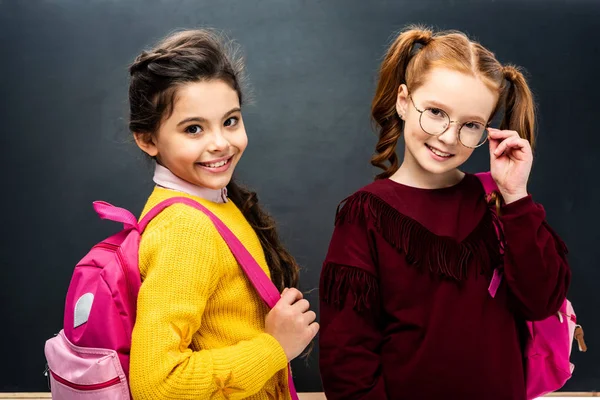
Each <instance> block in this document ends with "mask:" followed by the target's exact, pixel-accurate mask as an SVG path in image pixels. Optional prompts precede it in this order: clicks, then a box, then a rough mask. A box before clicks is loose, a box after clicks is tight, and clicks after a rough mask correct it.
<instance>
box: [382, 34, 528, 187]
mask: <svg viewBox="0 0 600 400" xmlns="http://www.w3.org/2000/svg"><path fill="white" fill-rule="evenodd" d="M435 67H444V68H449V69H453V70H455V71H459V72H462V73H466V74H471V75H474V76H477V77H478V78H480V79H481V80H482V81H483V82H484V84H486V85H487V86H488V87H489V88H490V89H492V90H494V91H496V92H497V93H498V96H499V97H498V99H499V101H498V104H497V105H496V109H495V110H494V112H493V113H492V116H491V117H490V120H491V119H492V118H493V116H494V115H495V114H496V113H497V112H498V110H499V109H500V108H501V107H502V108H503V110H504V116H503V119H502V122H501V123H500V129H509V130H514V131H517V132H519V135H520V136H521V137H522V138H525V139H527V140H528V141H529V143H530V144H531V146H532V147H533V145H534V128H535V106H534V102H533V96H532V94H531V91H530V89H529V86H528V85H527V82H526V80H525V78H524V77H523V74H522V73H521V71H520V70H519V69H518V68H517V67H515V66H512V65H506V66H503V65H502V64H500V62H498V60H497V59H496V57H495V56H494V54H493V53H492V52H491V51H489V50H487V49H486V48H485V47H483V46H482V45H480V44H479V43H477V42H474V41H471V40H470V39H469V38H468V37H467V36H466V35H465V34H464V33H462V32H457V31H443V32H437V33H434V32H432V31H431V30H429V29H427V28H423V27H419V26H410V27H408V28H407V29H406V30H404V31H403V32H401V33H400V34H399V35H398V37H396V39H395V40H394V41H393V43H392V44H391V46H390V48H389V49H388V51H387V54H386V55H385V58H384V60H383V62H382V64H381V68H380V71H379V81H378V84H377V91H376V93H375V97H374V99H373V103H372V106H371V117H372V120H373V122H374V124H375V125H376V127H377V129H378V131H379V141H378V143H377V145H376V147H375V151H376V154H375V155H373V157H372V158H371V164H372V165H374V166H376V167H379V168H381V169H383V171H384V172H382V173H380V174H379V175H377V179H381V178H388V177H390V176H391V175H393V174H394V173H395V172H396V171H397V170H398V168H399V161H398V156H397V155H396V145H397V143H398V139H399V138H400V136H401V134H402V130H403V128H404V121H402V119H400V117H399V116H398V114H397V112H396V100H397V96H398V88H399V86H400V85H402V84H406V85H407V86H408V87H409V88H410V89H411V90H412V91H414V90H416V89H417V88H418V87H419V86H421V85H422V84H423V83H424V79H425V77H426V75H427V73H428V72H429V71H430V70H431V69H432V68H435Z"/></svg>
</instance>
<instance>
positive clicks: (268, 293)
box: [139, 197, 281, 308]
mask: <svg viewBox="0 0 600 400" xmlns="http://www.w3.org/2000/svg"><path fill="white" fill-rule="evenodd" d="M173 204H185V205H187V206H190V207H194V208H195V209H197V210H200V211H202V212H203V213H204V214H206V216H207V217H209V218H210V220H211V221H212V223H213V224H214V225H215V227H216V228H217V231H219V234H221V236H222V237H223V239H224V240H225V243H227V246H229V249H230V250H231V252H232V253H233V255H234V257H235V258H236V260H237V261H238V263H239V264H240V266H241V267H242V269H243V270H244V273H245V274H246V276H247V277H248V279H250V281H251V282H252V285H253V286H254V287H255V288H256V290H257V291H258V294H259V295H260V297H261V298H262V299H263V300H264V301H265V303H266V304H267V305H268V306H269V308H273V307H274V306H275V304H277V302H278V301H279V299H280V297H281V295H280V294H279V291H278V290H277V288H276V287H275V285H273V282H271V280H270V279H269V277H268V276H267V274H265V272H264V271H263V269H262V268H261V267H260V266H259V265H258V263H257V262H256V260H255V259H254V257H252V255H251V254H250V253H249V252H248V250H246V247H244V245H243V244H242V242H240V240H239V239H238V238H237V237H236V236H235V235H234V234H233V232H231V230H230V229H229V228H228V227H227V226H226V225H225V224H224V223H223V221H221V220H220V219H219V218H218V217H217V216H216V215H215V214H213V213H212V212H211V211H210V210H208V209H207V208H206V207H204V206H203V205H202V204H200V203H198V202H197V201H194V200H192V199H190V198H187V197H172V198H170V199H167V200H164V201H162V202H160V203H159V204H157V205H156V206H154V207H153V208H152V209H151V210H150V211H149V212H148V213H147V214H146V215H145V216H144V218H142V220H141V221H140V223H139V231H140V233H142V232H144V230H145V229H146V227H147V226H148V223H149V222H150V221H151V220H152V218H154V217H156V216H157V215H158V214H159V213H160V212H161V211H162V210H164V209H165V208H167V207H169V206H171V205H173Z"/></svg>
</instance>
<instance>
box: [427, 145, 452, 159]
mask: <svg viewBox="0 0 600 400" xmlns="http://www.w3.org/2000/svg"><path fill="white" fill-rule="evenodd" d="M428 147H429V150H431V151H432V152H433V154H436V155H438V156H440V157H450V156H451V155H452V154H449V153H442V152H441V151H439V150H437V149H434V148H433V147H431V146H428Z"/></svg>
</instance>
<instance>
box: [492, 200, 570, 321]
mask: <svg viewBox="0 0 600 400" xmlns="http://www.w3.org/2000/svg"><path fill="white" fill-rule="evenodd" d="M500 219H501V222H502V225H503V230H504V236H505V241H506V248H505V257H504V259H505V261H504V274H505V279H506V282H507V284H508V287H509V294H510V296H511V300H512V302H513V303H514V305H515V308H516V310H517V311H518V312H520V314H521V315H522V316H523V317H524V318H525V319H527V320H531V321H536V320H542V319H545V318H548V317H549V316H550V315H552V314H554V313H556V312H558V310H559V308H560V306H561V305H562V303H563V302H564V300H565V298H566V295H567V290H568V288H569V283H570V281H571V270H570V268H569V264H568V262H567V258H566V254H567V248H566V246H565V244H564V243H563V241H562V240H561V239H560V237H559V236H558V235H557V234H556V233H555V232H554V231H553V230H552V228H550V226H549V225H548V223H547V222H546V213H545V211H544V208H543V207H542V206H541V205H539V204H536V203H534V202H533V200H532V199H531V196H528V197H525V198H523V199H521V200H518V201H516V202H514V203H511V204H508V205H506V206H504V207H503V208H502V216H501V217H500Z"/></svg>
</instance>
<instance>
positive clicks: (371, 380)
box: [319, 195, 387, 400]
mask: <svg viewBox="0 0 600 400" xmlns="http://www.w3.org/2000/svg"><path fill="white" fill-rule="evenodd" d="M365 207H367V206H366V205H365V203H364V202H363V201H362V200H361V196H360V195H354V196H353V197H351V198H349V199H348V200H347V201H346V202H345V204H344V205H343V208H342V209H341V210H340V211H339V212H338V214H337V218H336V226H335V229H334V232H333V236H332V238H331V242H330V246H329V251H328V254H327V257H326V260H325V263H324V265H323V270H322V272H321V281H320V285H319V287H320V294H319V296H320V323H321V330H320V334H319V365H320V370H321V379H322V382H323V389H324V391H325V394H326V396H327V399H329V400H335V399H367V400H368V399H378V400H379V399H382V400H385V399H386V398H387V395H386V393H385V386H384V382H383V377H382V376H381V374H380V370H381V367H380V356H379V351H380V347H381V342H382V334H381V330H380V328H379V324H378V312H379V309H380V303H379V285H378V279H377V275H376V259H375V258H374V254H376V253H375V249H374V244H373V242H372V241H371V239H370V234H369V229H368V222H367V220H366V219H365V218H359V217H364V216H365V214H358V213H363V212H365Z"/></svg>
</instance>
